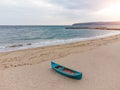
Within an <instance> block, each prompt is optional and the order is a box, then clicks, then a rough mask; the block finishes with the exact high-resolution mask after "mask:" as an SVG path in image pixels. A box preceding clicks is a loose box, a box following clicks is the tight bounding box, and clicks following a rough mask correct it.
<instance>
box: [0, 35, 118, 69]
mask: <svg viewBox="0 0 120 90" xmlns="http://www.w3.org/2000/svg"><path fill="white" fill-rule="evenodd" d="M118 40H120V34H119V35H114V36H109V37H105V38H97V39H94V40H87V41H82V42H76V43H69V44H64V45H55V46H46V47H38V48H31V49H25V50H18V51H11V52H2V53H0V69H6V68H11V67H18V66H25V65H34V64H39V63H41V62H44V61H50V60H54V59H59V58H63V57H65V56H68V55H70V54H75V53H80V52H84V51H88V50H91V49H94V48H97V47H99V46H102V45H105V44H109V43H112V42H116V41H118Z"/></svg>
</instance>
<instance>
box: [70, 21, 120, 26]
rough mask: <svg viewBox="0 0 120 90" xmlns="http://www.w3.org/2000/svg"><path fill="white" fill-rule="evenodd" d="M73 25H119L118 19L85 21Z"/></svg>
mask: <svg viewBox="0 0 120 90" xmlns="http://www.w3.org/2000/svg"><path fill="white" fill-rule="evenodd" d="M74 25H120V21H118V22H87V23H75V24H73V25H72V26H74Z"/></svg>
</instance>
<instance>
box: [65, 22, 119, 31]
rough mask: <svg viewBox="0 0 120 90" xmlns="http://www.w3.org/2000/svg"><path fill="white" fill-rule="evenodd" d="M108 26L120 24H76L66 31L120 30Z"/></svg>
mask: <svg viewBox="0 0 120 90" xmlns="http://www.w3.org/2000/svg"><path fill="white" fill-rule="evenodd" d="M107 25H120V21H119V22H87V23H75V24H72V25H71V26H69V27H66V29H102V30H120V27H117V28H113V27H107Z"/></svg>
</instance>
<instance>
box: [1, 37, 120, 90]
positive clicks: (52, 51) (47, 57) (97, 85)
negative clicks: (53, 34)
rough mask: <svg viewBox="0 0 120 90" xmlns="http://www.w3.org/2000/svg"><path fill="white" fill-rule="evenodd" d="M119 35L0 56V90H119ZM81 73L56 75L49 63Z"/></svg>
mask: <svg viewBox="0 0 120 90" xmlns="http://www.w3.org/2000/svg"><path fill="white" fill-rule="evenodd" d="M119 53H120V35H116V36H111V37H107V38H101V39H96V40H91V41H84V42H79V43H73V44H66V45H57V46H50V47H43V48H35V49H28V50H20V51H14V52H8V53H0V90H67V89H68V90H113V89H114V90H120V85H119V84H120V70H119V68H120V55H119ZM51 60H53V61H55V62H57V63H59V64H62V65H64V66H67V67H70V68H72V69H75V70H78V71H81V72H82V73H83V78H82V80H74V79H70V78H67V77H64V76H62V75H59V74H58V73H56V72H55V71H53V70H52V69H51V68H50V61H51Z"/></svg>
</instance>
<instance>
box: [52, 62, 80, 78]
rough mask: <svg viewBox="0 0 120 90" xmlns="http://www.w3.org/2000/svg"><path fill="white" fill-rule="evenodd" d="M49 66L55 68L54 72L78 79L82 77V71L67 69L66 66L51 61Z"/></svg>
mask: <svg viewBox="0 0 120 90" xmlns="http://www.w3.org/2000/svg"><path fill="white" fill-rule="evenodd" d="M51 67H52V69H53V70H55V71H56V72H58V73H60V74H62V75H64V76H67V77H70V78H73V79H78V80H80V79H82V72H78V71H75V70H72V69H69V68H67V67H64V66H62V65H59V64H57V63H55V62H52V61H51Z"/></svg>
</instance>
